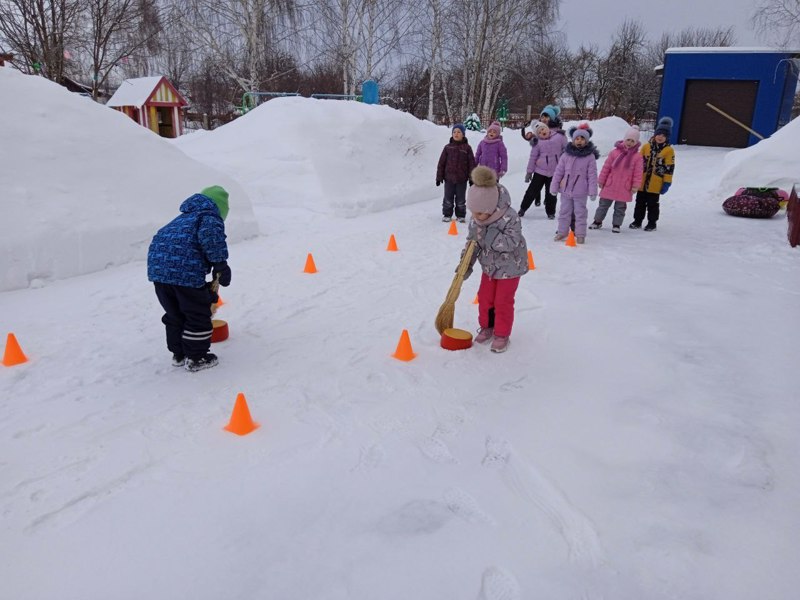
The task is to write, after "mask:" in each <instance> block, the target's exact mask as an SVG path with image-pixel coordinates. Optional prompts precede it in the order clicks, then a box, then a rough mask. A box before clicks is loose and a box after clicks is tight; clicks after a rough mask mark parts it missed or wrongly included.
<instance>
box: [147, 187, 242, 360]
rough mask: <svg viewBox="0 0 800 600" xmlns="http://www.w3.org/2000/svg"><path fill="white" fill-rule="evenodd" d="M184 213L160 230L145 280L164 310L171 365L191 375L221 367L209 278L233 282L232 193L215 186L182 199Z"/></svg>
mask: <svg viewBox="0 0 800 600" xmlns="http://www.w3.org/2000/svg"><path fill="white" fill-rule="evenodd" d="M180 211H181V214H180V215H179V216H177V217H175V218H174V219H173V220H172V221H170V222H169V223H168V224H167V225H165V226H164V227H162V228H161V229H159V230H158V233H156V235H155V236H154V237H153V241H152V242H151V243H150V249H149V250H148V253H147V278H148V279H149V280H150V281H152V282H153V284H154V285H155V288H156V296H157V297H158V301H159V302H160V303H161V306H162V307H163V308H164V311H165V312H164V316H163V317H162V318H161V321H162V323H164V326H165V327H166V330H167V348H169V350H170V352H172V364H173V365H174V366H176V367H185V369H186V370H187V371H200V370H202V369H209V368H211V367H213V366H215V365H216V364H217V362H218V361H217V357H216V355H214V354H211V353H210V352H209V349H210V348H211V332H212V330H213V327H212V325H211V304H212V302H214V301H216V298H214V296H215V295H216V294H214V293H213V292H211V290H210V288H209V286H208V284H207V283H206V274H207V273H208V272H209V271H211V273H212V276H213V277H215V278H216V277H219V284H220V285H221V286H228V285H230V283H231V268H230V267H229V266H228V262H227V261H228V245H227V244H226V243H225V237H226V236H225V222H224V221H225V217H227V216H228V192H226V191H225V189H224V188H222V187H220V186H218V185H215V186H211V187H208V188H206V189H204V190H203V191H202V192H200V193H199V194H195V195H194V196H191V197H190V198H187V199H186V200H184V202H183V204H181V207H180Z"/></svg>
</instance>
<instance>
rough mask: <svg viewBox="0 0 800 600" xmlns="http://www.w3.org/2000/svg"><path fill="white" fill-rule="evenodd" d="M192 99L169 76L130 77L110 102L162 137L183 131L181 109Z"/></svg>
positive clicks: (174, 135)
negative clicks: (184, 95) (186, 96)
mask: <svg viewBox="0 0 800 600" xmlns="http://www.w3.org/2000/svg"><path fill="white" fill-rule="evenodd" d="M187 104H188V102H186V100H185V99H184V97H183V96H182V95H181V94H180V92H178V90H176V89H175V87H174V86H173V85H172V84H171V83H170V82H169V81H168V80H167V78H166V77H162V76H157V77H140V78H138V79H126V80H125V81H123V82H122V84H121V85H120V86H119V88H117V91H116V92H114V95H113V96H111V99H110V100H109V101H108V102H107V103H106V106H110V107H112V108H114V109H116V110H118V111H120V112H123V113H125V114H126V115H128V116H129V117H130V118H131V119H133V120H134V121H136V122H137V123H139V124H140V125H142V126H143V127H147V128H148V129H150V130H151V131H153V132H154V133H157V134H158V135H160V136H161V137H167V138H175V137H178V136H179V135H181V134H182V133H183V125H182V123H181V121H182V120H181V109H182V108H183V107H184V106H187Z"/></svg>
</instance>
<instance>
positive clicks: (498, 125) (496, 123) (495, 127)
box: [486, 121, 503, 135]
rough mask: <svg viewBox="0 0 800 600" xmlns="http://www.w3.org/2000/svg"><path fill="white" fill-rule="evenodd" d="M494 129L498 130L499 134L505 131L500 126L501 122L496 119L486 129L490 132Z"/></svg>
mask: <svg viewBox="0 0 800 600" xmlns="http://www.w3.org/2000/svg"><path fill="white" fill-rule="evenodd" d="M492 130H494V131H496V132H497V135H500V134H501V133H503V128H502V127H501V126H500V123H498V122H497V121H494V122H493V123H492V124H491V125H489V128H488V129H487V130H486V133H489V132H490V131H492Z"/></svg>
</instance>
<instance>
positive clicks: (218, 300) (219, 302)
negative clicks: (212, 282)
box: [217, 294, 225, 306]
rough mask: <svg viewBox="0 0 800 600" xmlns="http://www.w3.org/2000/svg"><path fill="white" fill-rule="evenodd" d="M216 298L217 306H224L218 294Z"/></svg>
mask: <svg viewBox="0 0 800 600" xmlns="http://www.w3.org/2000/svg"><path fill="white" fill-rule="evenodd" d="M217 298H218V299H217V306H222V305H223V304H225V303H224V302H223V301H222V296H220V295H219V294H217Z"/></svg>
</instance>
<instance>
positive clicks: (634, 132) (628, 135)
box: [622, 125, 640, 142]
mask: <svg viewBox="0 0 800 600" xmlns="http://www.w3.org/2000/svg"><path fill="white" fill-rule="evenodd" d="M639 134H640V131H639V128H638V127H637V126H636V125H632V126H631V127H630V128H629V129H628V131H626V132H625V137H624V138H622V139H623V140H633V141H634V142H638V141H639Z"/></svg>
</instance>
